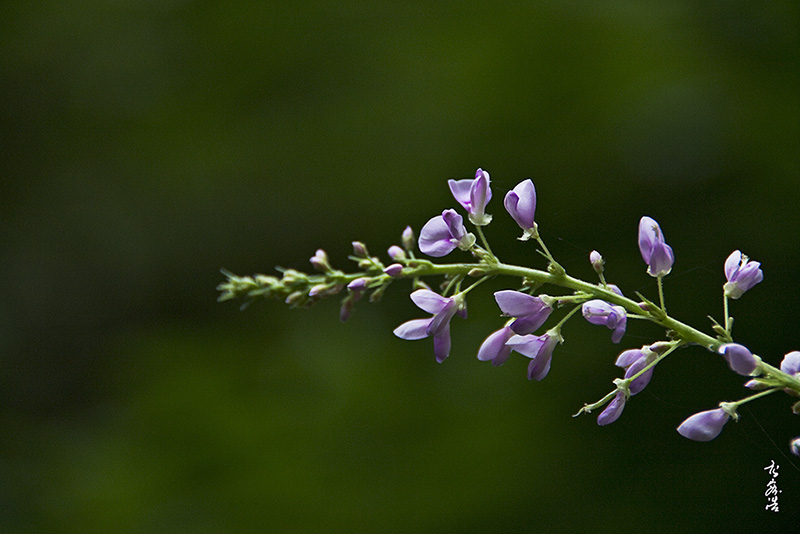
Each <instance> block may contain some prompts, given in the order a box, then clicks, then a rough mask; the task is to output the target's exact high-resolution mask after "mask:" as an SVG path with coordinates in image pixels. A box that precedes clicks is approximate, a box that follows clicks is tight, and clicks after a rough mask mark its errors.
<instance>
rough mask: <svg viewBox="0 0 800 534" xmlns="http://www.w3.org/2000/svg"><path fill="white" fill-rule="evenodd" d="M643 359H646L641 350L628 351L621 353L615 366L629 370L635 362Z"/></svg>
mask: <svg viewBox="0 0 800 534" xmlns="http://www.w3.org/2000/svg"><path fill="white" fill-rule="evenodd" d="M641 358H644V353H643V352H642V351H641V349H630V350H626V351H623V352H622V353H620V355H619V356H618V357H617V361H616V362H614V365H616V366H617V367H622V368H627V367H628V366H630V365H631V364H632V363H633V362H635V361H636V360H639V359H641Z"/></svg>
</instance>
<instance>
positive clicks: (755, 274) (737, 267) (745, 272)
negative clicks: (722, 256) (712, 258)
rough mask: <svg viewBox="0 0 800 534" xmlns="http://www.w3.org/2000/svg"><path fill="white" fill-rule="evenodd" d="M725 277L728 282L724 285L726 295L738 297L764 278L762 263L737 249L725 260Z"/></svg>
mask: <svg viewBox="0 0 800 534" xmlns="http://www.w3.org/2000/svg"><path fill="white" fill-rule="evenodd" d="M725 278H727V279H728V282H727V283H726V284H725V285H724V286H722V287H723V290H724V291H725V296H726V297H730V298H732V299H738V298H739V297H741V296H742V295H743V294H744V292H745V291H747V290H748V289H750V288H751V287H753V286H754V285H756V284H757V283H759V282H760V281H762V280H763V279H764V273H763V272H762V271H761V264H760V263H759V262H757V261H750V259H749V258H748V257H747V256H745V255H743V254H742V253H741V252H740V251H738V250H735V251H733V253H732V254H731V255H730V256H728V259H727V260H725Z"/></svg>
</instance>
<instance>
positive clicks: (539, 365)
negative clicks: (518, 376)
mask: <svg viewBox="0 0 800 534" xmlns="http://www.w3.org/2000/svg"><path fill="white" fill-rule="evenodd" d="M552 362H553V353H552V352H547V353H545V352H544V351H542V353H541V354H539V356H537V357H536V358H534V359H532V360H531V362H530V363H529V364H528V380H536V381H537V382H541V381H542V379H543V378H544V377H546V376H547V373H549V372H550V364H551V363H552Z"/></svg>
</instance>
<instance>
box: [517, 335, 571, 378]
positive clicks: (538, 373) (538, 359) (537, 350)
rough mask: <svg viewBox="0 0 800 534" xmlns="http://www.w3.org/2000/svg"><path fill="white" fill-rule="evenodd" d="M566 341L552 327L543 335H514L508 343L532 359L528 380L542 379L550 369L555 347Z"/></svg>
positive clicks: (529, 365)
mask: <svg viewBox="0 0 800 534" xmlns="http://www.w3.org/2000/svg"><path fill="white" fill-rule="evenodd" d="M562 341H564V338H563V337H561V332H559V330H558V329H555V328H553V329H550V330H548V331H547V332H545V333H544V334H543V335H541V336H534V335H533V334H527V335H524V336H520V335H514V336H512V337H511V338H510V339H509V340H508V341H506V345H508V346H510V347H511V348H512V349H513V350H515V351H517V352H519V353H520V354H522V355H523V356H527V357H528V358H530V359H531V362H530V363H529V364H528V380H537V381H539V380H541V379H543V378H544V377H545V376H547V373H548V371H550V362H551V361H552V359H553V349H555V348H556V345H558V344H559V343H561V342H562Z"/></svg>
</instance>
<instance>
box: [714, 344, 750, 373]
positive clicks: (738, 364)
mask: <svg viewBox="0 0 800 534" xmlns="http://www.w3.org/2000/svg"><path fill="white" fill-rule="evenodd" d="M719 353H720V354H722V356H723V357H724V358H725V359H726V360H727V361H728V365H729V366H730V368H731V369H733V370H734V371H736V372H737V373H739V374H740V375H742V376H748V375H750V374H751V373H752V372H753V371H755V370H756V367H758V359H757V358H756V357H755V356H753V354H752V353H751V352H750V351H749V350H748V349H747V347H745V346H743V345H739V344H738V343H727V344H725V345H722V346H721V347H720V348H719Z"/></svg>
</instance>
